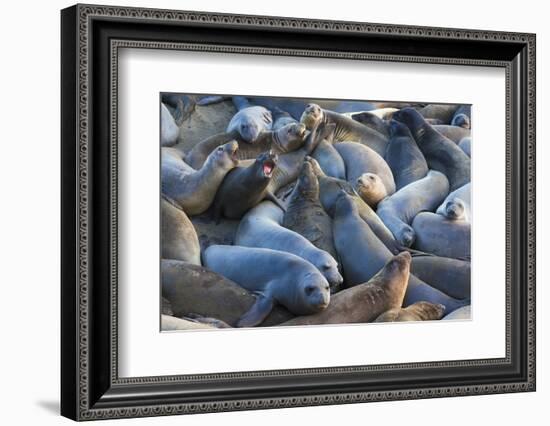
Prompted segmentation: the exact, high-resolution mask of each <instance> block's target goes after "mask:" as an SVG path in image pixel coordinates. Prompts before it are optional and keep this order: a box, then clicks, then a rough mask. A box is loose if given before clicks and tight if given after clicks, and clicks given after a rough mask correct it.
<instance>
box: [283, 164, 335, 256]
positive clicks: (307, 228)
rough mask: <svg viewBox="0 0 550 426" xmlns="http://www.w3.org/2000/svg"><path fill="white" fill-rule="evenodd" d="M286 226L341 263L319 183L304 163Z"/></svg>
mask: <svg viewBox="0 0 550 426" xmlns="http://www.w3.org/2000/svg"><path fill="white" fill-rule="evenodd" d="M283 226H284V227H285V228H288V229H290V230H292V231H295V232H297V233H298V234H300V235H302V236H304V237H305V238H307V239H308V240H309V241H310V242H311V243H312V244H313V245H314V246H315V247H317V248H319V249H321V250H324V251H326V252H327V253H329V254H330V255H331V256H332V257H333V258H335V259H336V260H338V255H337V253H336V250H335V248H334V242H333V238H332V219H331V217H330V216H329V215H328V214H327V213H326V212H325V210H324V209H323V206H322V205H321V202H320V201H319V182H318V180H317V176H315V174H314V172H313V168H312V166H311V163H310V162H308V161H305V162H304V163H303V165H302V170H301V172H300V176H299V178H298V183H297V184H296V187H295V188H294V190H293V191H292V195H291V196H290V200H289V202H288V207H287V210H286V212H285V214H284V218H283Z"/></svg>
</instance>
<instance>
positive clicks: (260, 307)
mask: <svg viewBox="0 0 550 426" xmlns="http://www.w3.org/2000/svg"><path fill="white" fill-rule="evenodd" d="M274 306H275V300H273V298H272V297H268V296H265V295H264V294H260V295H259V296H258V299H256V302H255V303H254V304H253V305H252V307H251V308H250V309H249V311H248V312H247V313H245V314H244V315H243V316H242V317H241V318H239V321H237V324H236V326H237V327H255V326H257V325H258V324H261V323H262V322H263V321H264V320H265V319H266V318H267V316H268V315H269V314H270V313H271V311H272V310H273V307H274Z"/></svg>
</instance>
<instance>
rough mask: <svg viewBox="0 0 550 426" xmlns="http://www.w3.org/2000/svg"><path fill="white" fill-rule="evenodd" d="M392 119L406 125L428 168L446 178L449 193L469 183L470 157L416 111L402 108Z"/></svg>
mask: <svg viewBox="0 0 550 426" xmlns="http://www.w3.org/2000/svg"><path fill="white" fill-rule="evenodd" d="M393 118H394V119H396V120H397V121H400V122H402V123H404V124H406V125H407V127H408V128H409V130H410V131H411V134H412V135H413V137H414V139H415V140H416V143H417V144H418V147H419V148H420V151H422V153H423V154H424V158H426V162H427V163H428V167H429V168H430V169H433V170H437V171H439V172H441V173H444V174H445V175H446V176H447V179H449V183H450V186H451V191H454V190H455V189H457V188H459V187H461V186H462V185H465V184H466V183H468V182H470V157H468V156H467V155H466V154H465V153H464V151H462V150H461V149H460V148H459V147H458V146H457V145H456V144H455V143H454V142H453V141H451V140H449V139H447V138H446V137H444V136H443V135H441V134H440V133H439V132H437V131H436V130H434V128H433V127H432V126H431V125H429V124H428V123H426V120H424V118H423V117H422V116H421V115H420V114H419V113H418V112H417V111H416V110H414V109H413V108H403V109H402V110H399V111H397V112H396V113H394V115H393Z"/></svg>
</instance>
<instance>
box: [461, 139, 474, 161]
mask: <svg viewBox="0 0 550 426" xmlns="http://www.w3.org/2000/svg"><path fill="white" fill-rule="evenodd" d="M458 146H459V148H460V149H461V150H462V151H464V152H465V153H466V155H467V156H468V157H470V158H471V157H472V138H471V137H469V136H468V137H465V138H462V139H461V140H460V142H458Z"/></svg>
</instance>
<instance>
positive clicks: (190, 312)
mask: <svg viewBox="0 0 550 426" xmlns="http://www.w3.org/2000/svg"><path fill="white" fill-rule="evenodd" d="M160 270H161V284H162V296H163V297H164V298H166V299H167V300H168V301H170V304H171V306H172V310H173V315H175V316H177V317H183V316H185V317H195V316H199V317H203V318H204V317H206V318H217V319H219V320H221V321H223V322H225V323H227V324H229V325H230V326H232V327H234V326H235V325H236V324H237V322H238V320H239V318H240V317H242V316H243V315H244V314H245V313H246V312H248V311H249V310H250V309H251V308H252V306H253V305H254V304H255V303H256V297H255V296H254V295H253V294H251V293H250V292H249V291H248V290H246V289H244V288H242V287H241V286H240V285H238V284H237V283H235V282H233V281H231V280H230V279H228V278H226V277H224V276H222V275H219V274H217V273H215V272H213V271H210V270H209V269H207V268H205V267H203V266H198V265H192V264H190V263H187V262H181V261H177V260H164V259H163V260H162V261H161V268H160ZM293 317H294V315H292V314H291V313H290V312H288V310H286V309H285V308H283V307H282V306H276V307H274V308H273V310H272V311H271V313H270V314H269V315H268V316H267V317H266V319H265V320H264V322H263V323H262V326H270V325H277V324H280V323H282V322H285V321H288V320H289V319H291V318H293Z"/></svg>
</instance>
